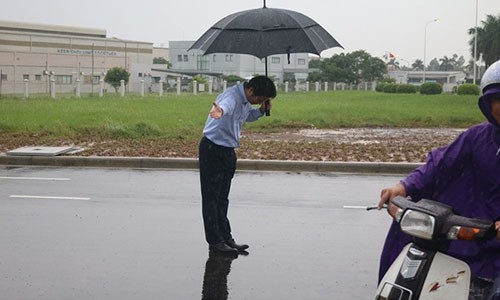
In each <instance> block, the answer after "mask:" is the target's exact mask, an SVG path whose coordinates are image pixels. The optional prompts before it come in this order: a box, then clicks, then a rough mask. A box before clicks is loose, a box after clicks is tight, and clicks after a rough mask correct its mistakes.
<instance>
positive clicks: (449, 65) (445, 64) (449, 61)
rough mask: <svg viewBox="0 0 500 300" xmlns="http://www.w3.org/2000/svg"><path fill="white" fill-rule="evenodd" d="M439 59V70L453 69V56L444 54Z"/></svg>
mask: <svg viewBox="0 0 500 300" xmlns="http://www.w3.org/2000/svg"><path fill="white" fill-rule="evenodd" d="M439 61H440V62H441V63H440V64H439V71H453V69H454V66H455V59H454V58H448V56H444V57H443V58H440V59H439Z"/></svg>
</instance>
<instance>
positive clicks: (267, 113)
mask: <svg viewBox="0 0 500 300" xmlns="http://www.w3.org/2000/svg"><path fill="white" fill-rule="evenodd" d="M264 107H265V108H266V117H269V116H270V115H271V111H270V110H269V100H266V102H265V103H264Z"/></svg>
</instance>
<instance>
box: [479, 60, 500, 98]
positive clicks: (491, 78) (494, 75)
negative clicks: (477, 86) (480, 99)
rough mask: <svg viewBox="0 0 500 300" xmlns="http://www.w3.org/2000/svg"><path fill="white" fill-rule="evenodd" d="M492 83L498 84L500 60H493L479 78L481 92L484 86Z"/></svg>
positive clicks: (499, 79) (499, 80)
mask: <svg viewBox="0 0 500 300" xmlns="http://www.w3.org/2000/svg"><path fill="white" fill-rule="evenodd" d="M492 84H500V60H497V61H496V62H494V63H493V64H492V65H491V66H489V67H488V69H486V72H484V74H483V78H481V94H484V92H485V89H486V87H488V86H489V85H492Z"/></svg>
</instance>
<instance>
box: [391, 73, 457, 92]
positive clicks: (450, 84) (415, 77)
mask: <svg viewBox="0 0 500 300" xmlns="http://www.w3.org/2000/svg"><path fill="white" fill-rule="evenodd" d="M388 75H389V77H391V78H394V79H395V80H396V83H410V84H414V85H421V84H422V80H423V77H424V72H423V71H402V70H390V71H389V72H388ZM465 79H466V74H465V73H464V72H462V71H449V72H445V71H426V72H425V81H426V82H437V83H439V84H441V86H442V87H443V92H445V93H450V92H452V91H453V89H454V88H455V87H457V86H459V85H461V84H463V83H465Z"/></svg>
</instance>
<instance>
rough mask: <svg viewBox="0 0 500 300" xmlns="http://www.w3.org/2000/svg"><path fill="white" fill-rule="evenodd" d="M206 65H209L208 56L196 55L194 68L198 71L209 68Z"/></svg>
mask: <svg viewBox="0 0 500 300" xmlns="http://www.w3.org/2000/svg"><path fill="white" fill-rule="evenodd" d="M208 66H209V63H208V57H206V56H204V55H198V56H197V66H196V69H197V70H200V71H208V69H209V68H208Z"/></svg>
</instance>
